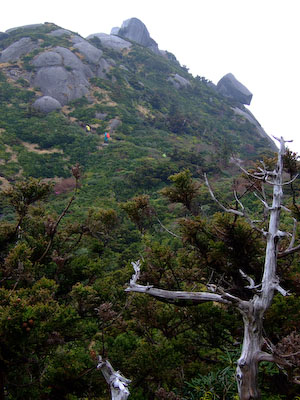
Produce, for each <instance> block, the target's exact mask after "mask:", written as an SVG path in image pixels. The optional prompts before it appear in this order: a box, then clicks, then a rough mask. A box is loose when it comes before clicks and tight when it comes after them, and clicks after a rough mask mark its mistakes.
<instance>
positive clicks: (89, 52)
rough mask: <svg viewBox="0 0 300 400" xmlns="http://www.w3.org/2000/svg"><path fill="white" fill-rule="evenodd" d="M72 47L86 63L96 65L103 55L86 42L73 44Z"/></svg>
mask: <svg viewBox="0 0 300 400" xmlns="http://www.w3.org/2000/svg"><path fill="white" fill-rule="evenodd" d="M74 47H75V49H77V50H78V51H79V52H80V53H81V54H82V55H83V57H84V58H85V59H86V61H88V62H90V63H92V64H98V63H99V61H100V58H101V57H102V54H103V51H102V50H99V49H97V47H95V46H93V45H91V44H90V43H89V42H87V41H86V40H84V41H81V42H78V43H75V44H74Z"/></svg>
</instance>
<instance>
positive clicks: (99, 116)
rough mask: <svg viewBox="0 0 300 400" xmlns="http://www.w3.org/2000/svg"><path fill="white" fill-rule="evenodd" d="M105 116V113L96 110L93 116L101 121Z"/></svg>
mask: <svg viewBox="0 0 300 400" xmlns="http://www.w3.org/2000/svg"><path fill="white" fill-rule="evenodd" d="M106 117H107V114H106V113H101V112H96V113H95V118H97V119H101V121H103V120H104V119H105V118H106Z"/></svg>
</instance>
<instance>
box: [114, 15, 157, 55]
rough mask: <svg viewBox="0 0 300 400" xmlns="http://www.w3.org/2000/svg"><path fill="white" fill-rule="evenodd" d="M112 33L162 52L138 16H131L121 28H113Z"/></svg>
mask: <svg viewBox="0 0 300 400" xmlns="http://www.w3.org/2000/svg"><path fill="white" fill-rule="evenodd" d="M111 34H113V35H118V36H121V37H123V38H125V39H129V40H132V41H134V42H137V43H138V44H140V45H142V46H144V47H148V48H149V49H150V50H152V51H153V52H154V53H157V54H160V51H159V49H158V45H157V43H156V42H155V41H154V40H153V39H152V38H151V37H150V34H149V32H148V29H147V28H146V25H145V24H143V22H142V21H140V20H139V19H137V18H130V19H127V20H126V21H124V22H123V24H122V26H121V28H113V29H112V31H111Z"/></svg>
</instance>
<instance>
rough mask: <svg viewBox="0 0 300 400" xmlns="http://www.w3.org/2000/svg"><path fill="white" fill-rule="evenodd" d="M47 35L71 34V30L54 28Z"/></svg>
mask: <svg viewBox="0 0 300 400" xmlns="http://www.w3.org/2000/svg"><path fill="white" fill-rule="evenodd" d="M48 35H49V36H71V35H72V32H71V31H68V30H67V29H63V28H60V29H55V31H51V32H49V33H48Z"/></svg>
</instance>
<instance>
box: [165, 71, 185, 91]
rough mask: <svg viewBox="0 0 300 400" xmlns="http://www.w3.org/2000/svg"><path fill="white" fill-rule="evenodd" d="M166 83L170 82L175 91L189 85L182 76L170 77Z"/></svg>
mask: <svg viewBox="0 0 300 400" xmlns="http://www.w3.org/2000/svg"><path fill="white" fill-rule="evenodd" d="M168 81H169V82H171V83H172V84H173V85H174V87H175V88H176V89H180V88H183V87H187V86H189V85H190V82H189V81H188V80H187V79H185V78H183V77H182V76H180V75H178V74H175V75H174V76H170V77H169V78H168Z"/></svg>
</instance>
